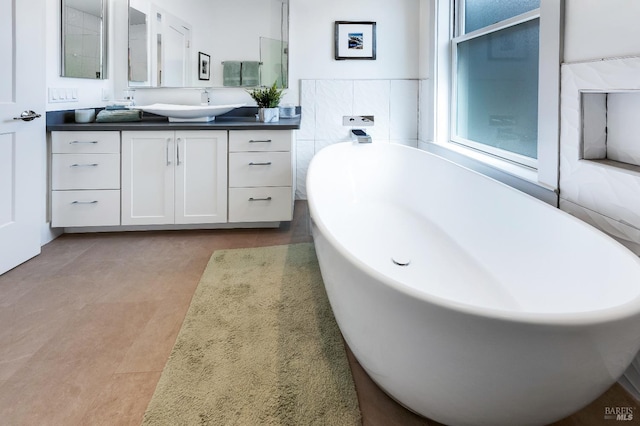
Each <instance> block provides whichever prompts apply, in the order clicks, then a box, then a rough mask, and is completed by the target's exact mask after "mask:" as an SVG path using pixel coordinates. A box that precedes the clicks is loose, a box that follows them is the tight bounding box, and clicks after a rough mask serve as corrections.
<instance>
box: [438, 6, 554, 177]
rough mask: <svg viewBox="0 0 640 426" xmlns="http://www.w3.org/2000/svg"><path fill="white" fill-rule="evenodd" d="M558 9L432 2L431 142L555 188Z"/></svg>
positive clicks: (550, 7)
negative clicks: (433, 98)
mask: <svg viewBox="0 0 640 426" xmlns="http://www.w3.org/2000/svg"><path fill="white" fill-rule="evenodd" d="M563 7H564V4H563V1H562V0H518V1H513V0H438V1H437V8H436V10H435V11H434V16H435V17H436V31H437V32H436V38H437V46H438V47H437V54H436V68H435V77H436V78H435V80H436V82H435V83H436V92H435V96H436V102H435V106H436V110H435V111H436V112H435V116H436V117H435V119H436V121H435V126H436V127H435V139H434V142H435V143H436V144H439V145H442V146H446V147H447V148H449V149H451V150H454V151H456V152H458V153H462V154H464V155H467V156H469V157H471V158H473V159H475V160H479V161H483V162H485V163H488V164H489V165H491V166H492V167H496V168H502V169H503V170H505V171H508V172H509V173H511V174H518V173H520V174H521V175H522V177H523V178H525V179H527V180H529V181H534V182H535V183H541V184H543V186H546V187H549V188H554V189H555V188H557V178H558V139H559V117H558V113H559V103H560V101H559V98H560V55H561V35H560V31H561V24H562V13H561V12H562V10H563ZM514 170H515V171H514Z"/></svg>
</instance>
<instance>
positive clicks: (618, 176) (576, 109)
mask: <svg viewBox="0 0 640 426" xmlns="http://www.w3.org/2000/svg"><path fill="white" fill-rule="evenodd" d="M638 75H640V57H635V58H619V59H611V60H605V61H596V62H583V63H575V64H565V65H563V66H562V90H561V127H560V208H561V209H562V210H565V211H567V212H569V213H571V214H573V215H575V216H577V217H579V218H580V219H582V220H584V221H585V222H587V223H590V224H592V225H593V226H595V227H597V228H599V229H601V230H603V231H604V232H607V233H608V234H609V235H611V236H613V237H614V238H616V239H618V240H619V241H620V242H621V243H623V244H624V245H626V246H627V247H628V248H629V249H631V250H632V251H633V252H635V253H636V254H638V255H640V167H638V166H629V167H627V168H624V167H614V166H611V165H607V164H603V163H601V162H596V161H588V160H584V159H582V156H581V152H580V151H581V140H580V139H581V134H582V128H583V124H584V122H583V117H582V111H581V108H580V105H581V102H580V100H581V93H583V92H589V91H595V92H608V93H612V92H616V91H629V90H640V79H638ZM609 98H611V95H609ZM609 100H610V99H609ZM613 102H614V104H615V103H616V99H615V96H614V101H613ZM634 103H635V102H633V101H632V102H630V103H625V102H624V101H623V105H622V106H616V105H613V111H612V109H611V106H612V105H609V106H608V108H607V123H608V125H610V124H612V123H613V124H614V126H616V127H618V128H619V130H620V132H619V133H620V134H622V133H628V132H631V133H633V132H635V134H638V126H636V125H635V123H634V121H635V122H637V118H635V119H634V118H632V117H633V116H632V117H631V119H629V118H630V117H628V116H627V114H635V117H638V116H640V103H635V105H633V104H634ZM620 107H622V108H620ZM600 108H601V106H600ZM596 109H597V107H596ZM627 109H632V110H631V111H629V110H627ZM623 110H624V111H623ZM591 112H593V111H591ZM612 113H613V115H615V116H612ZM588 118H589V117H588V115H587V116H586V117H585V118H584V120H586V119H588ZM620 120H625V121H626V122H627V124H620V123H619V121H620ZM596 127H601V126H596ZM585 130H586V131H589V124H587V127H586V128H585ZM615 132H616V131H614V133H615ZM597 133H600V131H599V130H597ZM620 136H621V137H622V135H620ZM631 136H632V137H631V139H627V136H626V135H625V136H624V139H625V142H620V143H619V144H618V146H620V144H622V145H624V144H625V143H626V140H632V141H633V142H632V143H635V140H636V137H634V135H631ZM600 137H601V134H597V135H595V137H594V139H598V138H600ZM609 137H611V135H609ZM615 138H618V136H617V135H615V134H614V139H615ZM587 139H589V138H587ZM608 143H609V141H608V142H607V144H608ZM615 144H616V142H615V141H614V145H615ZM634 146H635V145H634ZM625 149H632V150H633V149H634V148H632V147H629V146H626V147H625ZM608 151H609V149H607V156H608V157H610V156H611V155H610V153H609V152H608ZM614 155H615V154H614ZM634 362H635V366H636V367H637V366H639V365H640V356H636V359H635V361H634ZM637 371H638V369H637V368H635V367H634V366H632V367H630V368H629V370H628V371H627V372H626V373H625V374H624V376H623V378H622V379H621V380H620V384H622V385H623V386H624V387H625V388H626V389H627V390H630V391H631V390H633V389H635V390H636V391H635V395H638V392H637V390H638V389H640V376H639V375H638V374H637Z"/></svg>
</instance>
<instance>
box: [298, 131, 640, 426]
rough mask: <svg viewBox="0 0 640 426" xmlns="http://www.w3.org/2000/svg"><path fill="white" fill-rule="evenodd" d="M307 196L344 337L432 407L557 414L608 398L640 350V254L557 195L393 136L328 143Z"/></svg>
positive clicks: (457, 415) (431, 411)
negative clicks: (541, 196)
mask: <svg viewBox="0 0 640 426" xmlns="http://www.w3.org/2000/svg"><path fill="white" fill-rule="evenodd" d="M307 191H308V199H309V208H310V213H311V218H312V220H313V235H314V239H315V246H316V250H317V255H318V260H319V263H320V268H321V271H322V276H323V279H324V282H325V286H326V289H327V294H328V296H329V300H330V302H331V306H332V308H333V311H334V314H335V317H336V319H337V322H338V325H339V326H340V329H341V331H342V333H343V335H344V338H345V340H346V341H347V343H348V345H349V347H350V348H351V349H352V351H353V353H354V354H355V356H356V357H357V359H358V361H359V362H360V363H361V364H362V366H363V367H364V369H365V370H366V371H367V373H368V374H369V375H370V376H371V378H372V379H373V380H374V381H375V382H376V383H378V384H379V385H380V387H381V388H383V389H384V390H385V391H386V392H387V393H388V394H389V395H391V396H392V397H393V398H394V399H396V400H397V401H399V402H400V403H401V404H403V405H405V406H406V407H408V408H409V409H411V410H413V411H415V412H417V413H419V414H422V415H424V416H426V417H429V418H431V419H434V420H437V421H439V422H442V423H445V424H448V425H473V426H478V425H490V426H499V425H508V426H513V425H543V424H548V423H550V422H553V421H555V420H558V419H561V418H563V417H565V416H567V415H570V414H572V413H573V412H575V411H577V410H579V409H580V408H582V407H583V406H585V405H587V404H588V403H589V402H591V401H592V400H594V399H595V398H597V397H598V396H599V395H600V394H602V393H603V392H604V391H605V390H606V389H607V388H608V387H610V386H611V385H612V384H613V383H614V382H615V381H616V380H617V379H618V377H619V376H620V375H621V374H622V373H623V372H624V370H625V368H626V367H627V366H628V365H629V364H630V363H631V361H632V359H633V358H634V356H635V355H636V353H637V352H638V350H639V349H640V261H639V259H638V258H637V257H636V256H634V255H633V254H632V253H631V252H630V251H628V250H627V249H626V248H624V247H623V246H621V245H620V244H618V243H617V242H615V241H614V240H612V239H611V238H609V237H607V236H606V235H604V234H603V233H601V232H599V231H597V230H596V229H595V228H592V227H590V226H589V225H587V224H585V223H583V222H581V221H579V220H577V219H575V218H573V217H572V216H569V215H568V214H566V213H564V212H562V211H560V210H558V209H556V208H553V207H552V206H549V205H547V204H545V203H543V202H541V201H538V200H536V199H534V198H532V197H530V196H528V195H525V194H523V193H521V192H519V191H517V190H515V189H512V188H510V187H507V186H505V185H502V184H501V183H498V182H496V181H494V180H492V179H489V178H486V177H484V176H482V175H479V174H477V173H475V172H473V171H470V170H467V169H465V168H463V167H459V166H457V165H455V164H453V163H450V162H448V161H447V160H444V159H442V158H439V157H437V156H434V155H431V154H429V153H427V152H424V151H420V150H417V149H413V148H408V147H404V146H400V145H393V144H385V143H381V144H376V143H374V144H356V143H341V144H336V145H332V146H330V147H328V148H325V149H323V150H322V151H320V152H319V153H318V154H317V155H316V156H315V157H314V158H313V160H312V162H311V165H310V167H309V171H308V176H307ZM602 414H603V416H604V414H605V413H602ZM603 418H604V417H603Z"/></svg>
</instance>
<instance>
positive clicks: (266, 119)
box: [258, 107, 280, 123]
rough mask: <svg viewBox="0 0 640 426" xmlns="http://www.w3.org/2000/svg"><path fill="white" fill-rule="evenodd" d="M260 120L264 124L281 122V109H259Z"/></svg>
mask: <svg viewBox="0 0 640 426" xmlns="http://www.w3.org/2000/svg"><path fill="white" fill-rule="evenodd" d="M258 120H259V121H262V122H263V123H273V122H275V121H279V120H280V109H279V108H277V107H276V108H258Z"/></svg>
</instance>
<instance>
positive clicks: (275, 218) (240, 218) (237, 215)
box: [229, 187, 293, 222]
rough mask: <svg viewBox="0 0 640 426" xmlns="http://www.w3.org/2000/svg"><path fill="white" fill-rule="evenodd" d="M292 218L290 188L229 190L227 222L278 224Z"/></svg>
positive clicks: (291, 193) (291, 194) (291, 192)
mask: <svg viewBox="0 0 640 426" xmlns="http://www.w3.org/2000/svg"><path fill="white" fill-rule="evenodd" d="M292 218H293V191H292V189H291V187H274V188H230V189H229V222H279V221H283V220H284V221H289V220H291V219H292Z"/></svg>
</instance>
